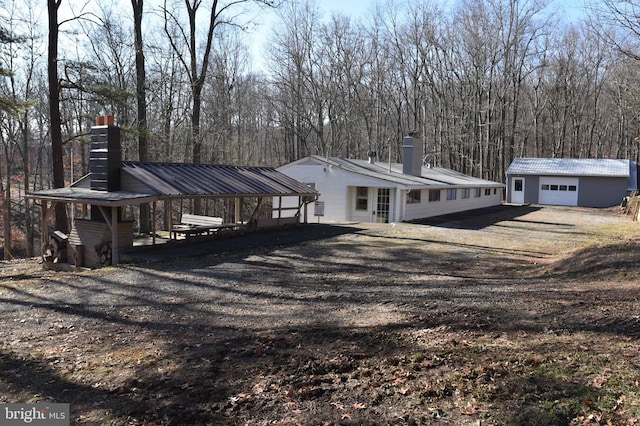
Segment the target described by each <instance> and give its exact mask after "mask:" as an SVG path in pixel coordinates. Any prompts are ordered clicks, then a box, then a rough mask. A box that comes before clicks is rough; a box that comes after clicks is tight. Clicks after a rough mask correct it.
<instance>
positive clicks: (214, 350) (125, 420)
mask: <svg viewBox="0 0 640 426" xmlns="http://www.w3.org/2000/svg"><path fill="white" fill-rule="evenodd" d="M639 227H640V225H639V224H638V223H637V222H632V221H631V220H630V219H628V218H627V217H625V216H624V215H622V214H621V213H620V212H619V211H618V210H617V209H610V210H591V209H570V208H542V209H540V208H536V207H508V208H504V209H501V210H499V211H494V212H492V213H491V214H487V215H484V216H479V217H474V216H472V215H469V216H467V217H462V218H458V219H451V220H450V221H448V222H447V221H444V222H442V221H441V222H439V223H435V224H433V225H428V224H408V223H402V224H395V225H366V226H365V225H361V224H355V225H352V226H349V227H348V231H349V232H346V233H343V234H342V235H339V236H336V237H333V238H329V239H322V240H309V241H306V242H303V243H298V244H295V245H281V246H278V247H272V248H266V247H265V248H260V249H251V250H241V251H232V252H228V253H223V254H216V255H209V256H202V257H190V258H186V259H178V260H172V261H167V262H157V263H152V262H150V263H144V264H130V265H124V266H120V267H117V268H105V269H101V270H95V271H86V272H78V273H54V272H46V271H42V270H41V269H40V266H39V265H37V263H36V262H35V261H33V260H31V261H28V262H26V261H23V262H10V263H2V264H1V268H0V278H1V283H0V316H1V318H2V327H1V329H0V402H6V403H12V402H44V401H49V402H67V403H70V404H71V415H72V419H73V420H72V424H95V425H103V424H107V425H285V424H291V425H298V424H300V425H339V424H344V425H373V424H376V425H382V424H384V425H430V424H438V425H440V424H442V425H583V424H584V425H587V424H588V425H609V424H613V425H634V424H640V387H639V385H640V301H639V298H640V278H639V272H640V270H639V269H640V267H639V265H638V259H639V258H640V249H639V248H638V242H639V241H640V233H639V231H640V228H639Z"/></svg>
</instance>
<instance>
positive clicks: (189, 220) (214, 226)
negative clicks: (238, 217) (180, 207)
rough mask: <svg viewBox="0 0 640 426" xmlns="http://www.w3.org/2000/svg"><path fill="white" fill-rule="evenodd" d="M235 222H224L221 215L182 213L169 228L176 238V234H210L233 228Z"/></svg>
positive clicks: (189, 235) (188, 235)
mask: <svg viewBox="0 0 640 426" xmlns="http://www.w3.org/2000/svg"><path fill="white" fill-rule="evenodd" d="M236 226H237V225H236V224H235V223H226V224H225V223H224V221H223V220H222V218H221V217H214V216H200V215H196V214H183V215H182V218H181V219H180V223H179V224H178V225H174V226H173V227H172V228H171V235H172V238H173V239H177V237H178V234H182V235H185V236H186V237H187V238H189V237H194V236H198V235H211V234H213V233H215V232H217V231H219V230H220V229H233V228H235V227H236Z"/></svg>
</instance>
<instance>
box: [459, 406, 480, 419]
mask: <svg viewBox="0 0 640 426" xmlns="http://www.w3.org/2000/svg"><path fill="white" fill-rule="evenodd" d="M479 412H480V410H479V409H478V407H476V406H475V405H474V406H471V407H469V408H468V409H467V410H466V411H463V412H462V414H463V415H465V416H473V415H475V414H478V413H479Z"/></svg>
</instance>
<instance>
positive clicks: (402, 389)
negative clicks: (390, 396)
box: [398, 388, 409, 395]
mask: <svg viewBox="0 0 640 426" xmlns="http://www.w3.org/2000/svg"><path fill="white" fill-rule="evenodd" d="M398 392H399V393H400V394H401V395H406V394H408V393H409V388H400V389H399V390H398Z"/></svg>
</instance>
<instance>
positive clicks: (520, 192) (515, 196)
mask: <svg viewBox="0 0 640 426" xmlns="http://www.w3.org/2000/svg"><path fill="white" fill-rule="evenodd" d="M512 179H513V180H512V181H511V202H512V203H513V204H524V178H520V177H514V178H512Z"/></svg>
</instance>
